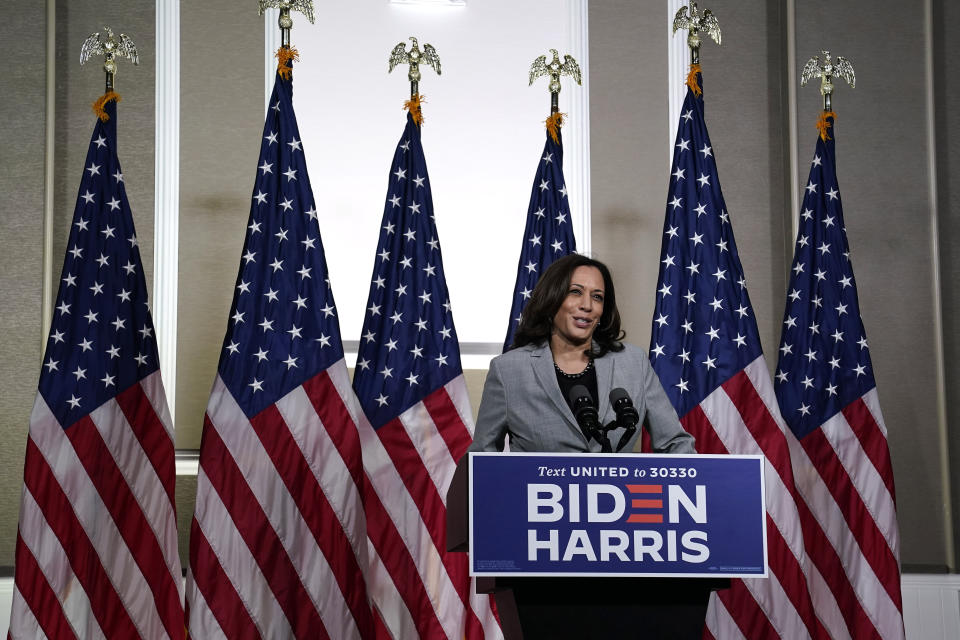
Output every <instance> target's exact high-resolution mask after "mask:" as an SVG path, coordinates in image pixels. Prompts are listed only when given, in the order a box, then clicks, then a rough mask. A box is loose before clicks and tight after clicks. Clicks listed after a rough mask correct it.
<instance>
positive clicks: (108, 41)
mask: <svg viewBox="0 0 960 640" xmlns="http://www.w3.org/2000/svg"><path fill="white" fill-rule="evenodd" d="M100 33H101V32H99V31H98V32H97V33H92V34H90V35H89V36H87V39H86V40H84V41H83V45H82V46H81V47H80V64H84V63H85V62H86V61H87V60H89V59H90V58H91V57H92V56H95V55H102V56H104V59H103V71H104V72H105V73H106V74H107V91H112V90H113V75H114V74H115V73H116V72H117V56H119V57H121V58H127V59H128V60H130V61H131V62H132V63H133V64H135V65H138V64H140V54H139V53H138V52H137V45H135V44H134V43H133V40H131V39H130V38H129V37H128V36H127V34H125V33H121V34H120V36H119V37H117V36H115V35H114V34H113V29H111V28H110V27H104V28H103V34H104V35H103V36H102V37H101V35H100Z"/></svg>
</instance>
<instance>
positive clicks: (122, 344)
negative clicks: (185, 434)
mask: <svg viewBox="0 0 960 640" xmlns="http://www.w3.org/2000/svg"><path fill="white" fill-rule="evenodd" d="M105 111H106V113H107V115H108V117H109V119H108V120H107V121H106V122H101V121H100V120H98V121H97V124H96V127H94V130H93V137H92V138H91V140H90V148H89V150H88V151H87V159H86V163H85V165H84V166H85V169H84V171H83V178H82V179H81V180H80V190H79V195H78V196H77V206H76V209H74V213H73V226H72V227H71V229H70V240H69V241H68V244H67V246H68V247H69V249H68V250H67V253H66V256H65V257H64V260H63V270H62V272H61V274H60V290H59V292H58V293H57V306H56V308H55V309H54V312H53V323H52V326H51V328H50V337H49V338H48V340H47V349H46V353H45V354H44V358H43V360H44V364H43V368H42V370H41V372H40V385H39V388H40V393H41V394H42V395H43V398H44V400H45V401H46V402H47V405H48V406H49V407H50V410H51V411H52V412H53V414H54V415H55V416H56V417H57V420H58V421H59V422H60V424H61V425H62V426H63V427H65V428H66V427H68V426H70V425H72V424H73V423H75V422H76V421H77V420H79V419H80V418H82V417H83V416H85V415H87V414H88V413H90V412H91V411H93V410H94V409H96V408H97V407H99V406H100V405H102V404H103V403H104V402H106V401H107V400H109V399H111V398H113V397H114V396H116V395H117V394H118V393H120V392H121V391H123V390H125V389H127V388H128V387H130V386H131V385H133V384H135V383H137V382H138V381H139V380H142V379H143V378H145V377H147V376H148V375H150V374H151V373H153V372H154V371H156V370H157V369H158V368H159V366H160V364H159V362H158V358H157V345H156V337H155V335H154V331H153V321H152V320H151V318H150V309H149V307H148V306H147V284H146V280H145V279H144V276H143V264H142V263H141V261H140V249H139V248H138V247H137V236H136V232H135V231H134V228H133V216H132V215H131V213H130V205H129V204H128V203H127V193H126V188H125V187H124V183H123V173H122V172H121V170H120V161H119V160H118V159H117V104H116V102H115V101H111V102H108V103H107V105H106V106H105Z"/></svg>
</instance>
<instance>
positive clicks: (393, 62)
mask: <svg viewBox="0 0 960 640" xmlns="http://www.w3.org/2000/svg"><path fill="white" fill-rule="evenodd" d="M408 39H409V40H410V42H411V44H410V50H409V51H407V46H406V44H405V43H404V42H400V43H398V44H397V46H395V47H394V48H393V51H391V52H390V59H389V60H388V61H387V64H388V65H389V67H388V69H387V73H390V72H392V71H393V70H394V68H396V66H397V65H400V64H407V65H410V71H409V72H408V73H407V80H409V81H410V95H411V96H414V95H417V94H418V93H419V92H420V88H419V87H420V78H421V77H422V76H421V74H420V65H421V64H426V65H429V66H431V67H433V70H434V71H436V72H437V75H438V76H439V75H440V56H439V55H437V50H436V49H434V48H433V45H432V44H428V43H425V44H424V45H423V51H420V43H419V42H418V41H417V39H416V38H414V37H413V36H410V38H408Z"/></svg>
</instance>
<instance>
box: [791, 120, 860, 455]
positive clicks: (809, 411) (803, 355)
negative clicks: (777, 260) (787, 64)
mask: <svg viewBox="0 0 960 640" xmlns="http://www.w3.org/2000/svg"><path fill="white" fill-rule="evenodd" d="M827 121H828V122H829V123H830V124H831V127H832V124H833V118H828V119H827ZM874 386H875V382H874V379H873V366H872V365H871V363H870V351H869V349H868V348H867V338H866V333H865V332H864V330H863V322H862V321H861V319H860V305H859V302H858V301H857V286H856V283H855V282H854V279H853V265H852V264H851V262H850V248H849V245H848V244H847V233H846V229H845V228H844V224H843V208H842V207H841V204H840V191H839V185H838V184H837V166H836V156H835V141H834V140H833V139H832V138H831V139H829V140H823V139H821V138H819V137H818V138H817V150H816V153H815V154H814V157H813V163H812V165H811V166H810V178H809V180H808V181H807V186H806V191H805V195H804V198H803V213H802V214H801V215H800V228H799V230H798V232H797V244H796V247H795V248H794V254H793V272H792V275H791V277H790V286H789V292H788V293H787V304H786V310H785V311H784V314H783V331H782V334H781V336H780V356H779V360H778V362H777V374H776V382H775V385H774V388H775V389H776V392H777V400H778V402H779V403H780V409H781V411H782V413H783V418H784V420H786V422H787V424H788V425H789V426H790V429H791V430H793V432H794V433H795V434H796V435H797V437H798V438H802V437H803V436H805V435H807V434H808V433H810V432H811V431H813V430H814V429H816V428H817V427H819V426H820V425H822V424H823V423H824V422H826V421H827V419H829V418H830V417H831V416H833V415H834V414H836V413H837V412H838V411H840V410H841V409H843V408H844V407H845V406H847V405H848V404H850V403H851V402H853V401H854V400H856V399H857V398H859V397H860V396H862V395H863V394H864V393H866V392H867V391H869V390H870V389H872V388H873V387H874Z"/></svg>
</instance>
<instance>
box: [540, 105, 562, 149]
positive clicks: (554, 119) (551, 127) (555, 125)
mask: <svg viewBox="0 0 960 640" xmlns="http://www.w3.org/2000/svg"><path fill="white" fill-rule="evenodd" d="M565 117H566V114H565V113H560V112H557V113H551V114H550V117H549V118H547V119H546V120H544V122H545V123H546V125H547V133H549V134H550V137H551V138H553V141H554V142H556V143H557V144H560V139H559V138H558V137H557V134H558V133H560V127H562V126H563V119H564V118H565Z"/></svg>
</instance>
